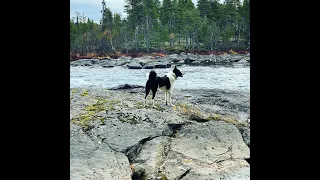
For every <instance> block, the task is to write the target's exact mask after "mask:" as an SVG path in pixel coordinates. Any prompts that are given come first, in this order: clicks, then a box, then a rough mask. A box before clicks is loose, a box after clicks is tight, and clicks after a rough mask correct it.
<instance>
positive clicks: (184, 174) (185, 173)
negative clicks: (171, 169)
mask: <svg viewBox="0 0 320 180" xmlns="http://www.w3.org/2000/svg"><path fill="white" fill-rule="evenodd" d="M190 170H191V169H188V170H187V171H186V172H184V173H183V174H182V175H181V176H180V177H179V178H178V180H179V179H182V178H183V177H185V176H186V175H187V174H188V173H189V172H190Z"/></svg>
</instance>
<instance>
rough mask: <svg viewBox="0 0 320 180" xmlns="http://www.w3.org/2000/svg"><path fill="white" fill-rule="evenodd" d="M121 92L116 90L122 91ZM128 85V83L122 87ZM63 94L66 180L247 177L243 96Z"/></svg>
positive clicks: (247, 112)
mask: <svg viewBox="0 0 320 180" xmlns="http://www.w3.org/2000/svg"><path fill="white" fill-rule="evenodd" d="M122 87H123V86H122ZM126 87H130V86H126ZM143 97H144V88H143V87H139V86H137V87H135V88H129V89H122V88H117V87H116V88H113V90H111V89H106V88H71V89H70V178H71V179H82V178H87V179H90V178H91V179H92V178H93V179H154V178H157V179H183V180H188V179H189V180H191V179H195V178H196V179H203V180H204V179H220V178H224V177H229V178H231V179H232V178H235V179H250V164H249V163H248V162H249V159H250V149H249V147H250V103H249V102H250V94H249V92H245V91H232V90H219V89H215V90H203V89H192V90H175V91H174V95H173V96H172V102H173V104H174V105H175V106H173V107H170V106H165V105H164V103H163V99H164V94H163V92H159V93H157V96H156V100H155V104H156V108H152V107H151V100H150V97H149V101H148V103H149V106H148V107H144V106H143Z"/></svg>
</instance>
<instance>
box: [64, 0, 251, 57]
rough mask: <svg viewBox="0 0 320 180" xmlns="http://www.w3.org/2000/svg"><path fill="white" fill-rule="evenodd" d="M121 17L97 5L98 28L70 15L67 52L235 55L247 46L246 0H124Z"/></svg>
mask: <svg viewBox="0 0 320 180" xmlns="http://www.w3.org/2000/svg"><path fill="white" fill-rule="evenodd" d="M125 3H126V4H125V6H124V8H125V12H126V13H127V17H126V18H121V16H120V14H118V13H112V12H111V10H110V8H108V7H106V2H105V1H104V0H103V1H102V10H101V13H102V17H101V21H100V23H99V24H97V23H95V22H93V20H91V19H89V18H87V17H85V16H84V14H82V15H81V14H80V13H79V12H76V14H75V17H73V18H71V19H70V51H71V52H72V53H79V54H88V53H96V54H108V53H112V52H116V51H118V52H123V53H129V52H163V51H197V50H198V51H199V50H207V51H228V50H230V49H232V50H235V51H244V50H249V48H250V46H249V45H250V0H243V1H240V0H225V1H224V2H223V3H220V2H219V1H218V0H198V2H197V5H196V6H195V5H194V3H193V2H192V1H191V0H163V1H161V2H160V1H159V0H125Z"/></svg>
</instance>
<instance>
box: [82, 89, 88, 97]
mask: <svg viewBox="0 0 320 180" xmlns="http://www.w3.org/2000/svg"><path fill="white" fill-rule="evenodd" d="M88 95H89V92H88V91H87V90H84V91H83V92H82V93H81V96H88Z"/></svg>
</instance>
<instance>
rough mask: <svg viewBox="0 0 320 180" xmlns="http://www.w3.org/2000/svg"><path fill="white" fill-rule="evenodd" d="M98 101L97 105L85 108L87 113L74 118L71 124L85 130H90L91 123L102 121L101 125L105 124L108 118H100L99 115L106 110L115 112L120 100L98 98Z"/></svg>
mask: <svg viewBox="0 0 320 180" xmlns="http://www.w3.org/2000/svg"><path fill="white" fill-rule="evenodd" d="M96 100H98V101H97V102H96V103H94V104H92V105H88V106H86V107H85V108H84V110H85V111H86V113H84V114H80V115H78V116H76V117H74V118H72V119H71V123H74V124H76V125H78V126H80V127H82V128H83V129H84V130H88V128H89V126H88V124H89V121H93V120H100V121H101V123H102V124H104V123H105V120H106V117H99V116H98V115H97V113H99V112H101V111H105V110H114V105H115V104H117V103H118V102H120V101H118V100H106V99H102V98H96Z"/></svg>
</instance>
